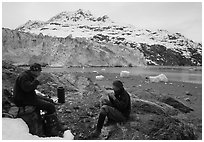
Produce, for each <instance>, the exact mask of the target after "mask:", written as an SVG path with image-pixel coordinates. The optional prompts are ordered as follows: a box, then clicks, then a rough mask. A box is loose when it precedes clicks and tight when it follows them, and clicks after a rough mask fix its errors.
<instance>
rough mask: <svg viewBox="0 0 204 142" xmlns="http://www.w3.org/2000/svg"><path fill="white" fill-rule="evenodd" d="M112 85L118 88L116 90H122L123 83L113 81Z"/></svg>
mask: <svg viewBox="0 0 204 142" xmlns="http://www.w3.org/2000/svg"><path fill="white" fill-rule="evenodd" d="M113 85H114V86H116V87H118V88H123V83H122V82H121V81H120V80H116V81H114V82H113Z"/></svg>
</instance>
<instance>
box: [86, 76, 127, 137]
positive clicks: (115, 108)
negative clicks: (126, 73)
mask: <svg viewBox="0 0 204 142" xmlns="http://www.w3.org/2000/svg"><path fill="white" fill-rule="evenodd" d="M112 85H113V90H114V94H108V97H109V101H108V102H105V103H103V105H102V107H101V111H100V114H99V118H98V123H97V127H96V129H95V130H94V131H93V132H92V133H91V134H90V135H89V136H88V138H87V139H91V138H96V137H98V136H99V135H100V133H101V129H102V127H103V125H104V121H105V118H106V117H107V118H108V123H109V122H124V121H126V120H127V119H128V118H129V115H130V111H131V102H130V96H129V94H128V93H127V92H126V90H125V89H124V88H123V84H122V82H121V81H119V80H116V81H114V82H113V84H112Z"/></svg>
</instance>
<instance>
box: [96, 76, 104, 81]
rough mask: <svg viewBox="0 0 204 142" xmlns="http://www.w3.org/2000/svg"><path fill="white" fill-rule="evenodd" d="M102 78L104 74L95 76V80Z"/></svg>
mask: <svg viewBox="0 0 204 142" xmlns="http://www.w3.org/2000/svg"><path fill="white" fill-rule="evenodd" d="M102 79H104V76H103V75H98V76H96V80H102Z"/></svg>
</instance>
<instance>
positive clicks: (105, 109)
mask: <svg viewBox="0 0 204 142" xmlns="http://www.w3.org/2000/svg"><path fill="white" fill-rule="evenodd" d="M109 108H110V106H108V105H103V106H102V107H101V113H102V114H105V115H107V114H108V112H109Z"/></svg>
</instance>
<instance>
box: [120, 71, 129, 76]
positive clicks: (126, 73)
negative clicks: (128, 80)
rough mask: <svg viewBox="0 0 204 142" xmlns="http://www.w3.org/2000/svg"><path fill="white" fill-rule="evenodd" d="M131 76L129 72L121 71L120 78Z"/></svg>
mask: <svg viewBox="0 0 204 142" xmlns="http://www.w3.org/2000/svg"><path fill="white" fill-rule="evenodd" d="M129 76H130V72H129V71H121V72H120V77H129Z"/></svg>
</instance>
